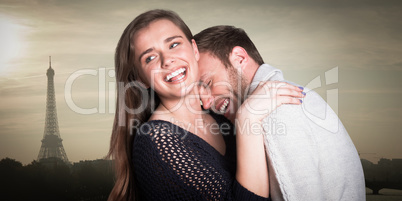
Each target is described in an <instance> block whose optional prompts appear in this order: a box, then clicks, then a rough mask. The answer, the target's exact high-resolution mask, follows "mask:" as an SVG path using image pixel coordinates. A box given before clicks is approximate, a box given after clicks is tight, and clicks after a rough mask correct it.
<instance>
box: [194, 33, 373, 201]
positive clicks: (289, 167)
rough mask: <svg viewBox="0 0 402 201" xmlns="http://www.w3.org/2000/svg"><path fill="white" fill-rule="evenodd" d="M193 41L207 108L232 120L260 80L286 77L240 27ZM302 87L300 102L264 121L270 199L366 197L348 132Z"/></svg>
mask: <svg viewBox="0 0 402 201" xmlns="http://www.w3.org/2000/svg"><path fill="white" fill-rule="evenodd" d="M195 40H196V42H197V45H198V49H199V52H200V60H199V68H200V75H201V81H202V82H203V83H204V86H205V87H206V88H205V89H204V90H201V91H202V92H201V101H202V104H203V107H204V108H205V109H212V110H214V111H216V112H218V113H221V114H223V115H225V116H226V117H227V118H228V119H230V120H231V121H232V122H233V123H235V121H236V119H235V117H236V112H237V109H238V108H239V106H240V105H241V104H242V103H243V101H244V100H245V99H246V98H247V95H250V94H251V93H252V92H253V91H254V89H255V88H256V86H257V85H258V83H260V82H262V81H284V78H283V75H282V72H281V71H280V70H278V69H276V68H274V67H272V66H269V65H267V64H264V61H263V59H262V58H261V56H260V54H259V53H258V50H257V49H256V47H255V46H254V44H253V42H252V41H251V40H250V38H249V37H248V36H247V34H246V33H245V32H244V31H243V30H242V29H238V28H235V27H232V26H215V27H211V28H208V29H205V30H203V31H202V32H200V33H199V34H197V35H195ZM247 91H248V92H249V93H248V94H247ZM304 92H305V93H306V96H305V97H304V98H303V104H302V105H282V106H280V107H279V108H277V109H276V111H273V112H271V113H270V115H269V116H267V117H265V118H264V120H263V121H262V123H263V129H264V132H265V133H264V143H265V148H266V154H267V157H268V161H269V165H268V166H269V168H268V171H269V182H270V185H269V186H270V195H271V198H272V199H273V200H319V201H321V200H331V201H333V200H348V201H349V200H365V183H364V175H363V170H362V166H361V163H360V159H359V156H358V154H357V151H356V148H355V147H354V145H353V142H352V141H351V139H350V137H349V135H348V133H347V131H346V130H345V128H344V127H343V125H342V123H341V122H340V120H339V118H338V117H337V115H336V114H335V113H334V112H333V111H332V109H330V107H329V106H328V105H327V103H326V102H325V101H324V100H323V99H322V98H321V97H320V96H319V95H318V94H317V93H315V92H314V91H311V90H308V89H304ZM260 101H261V104H264V99H261V100H260ZM249 108H250V109H253V105H250V106H249ZM254 108H255V107H254ZM256 112H258V111H256Z"/></svg>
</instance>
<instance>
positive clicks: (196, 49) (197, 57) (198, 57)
mask: <svg viewBox="0 0 402 201" xmlns="http://www.w3.org/2000/svg"><path fill="white" fill-rule="evenodd" d="M191 45H192V46H193V51H194V56H195V59H196V60H197V61H198V60H200V52H199V51H198V46H197V43H196V42H195V40H194V39H191Z"/></svg>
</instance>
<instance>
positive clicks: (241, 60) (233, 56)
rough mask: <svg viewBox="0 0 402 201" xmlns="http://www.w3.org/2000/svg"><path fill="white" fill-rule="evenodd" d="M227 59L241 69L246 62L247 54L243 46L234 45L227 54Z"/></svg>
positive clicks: (243, 68)
mask: <svg viewBox="0 0 402 201" xmlns="http://www.w3.org/2000/svg"><path fill="white" fill-rule="evenodd" d="M229 61H230V63H231V64H232V65H233V66H234V67H235V68H239V69H238V70H242V71H243V70H245V68H246V66H247V64H248V61H249V56H248V54H247V51H246V50H245V49H244V48H242V47H240V46H235V47H234V48H233V49H232V52H231V53H230V55H229Z"/></svg>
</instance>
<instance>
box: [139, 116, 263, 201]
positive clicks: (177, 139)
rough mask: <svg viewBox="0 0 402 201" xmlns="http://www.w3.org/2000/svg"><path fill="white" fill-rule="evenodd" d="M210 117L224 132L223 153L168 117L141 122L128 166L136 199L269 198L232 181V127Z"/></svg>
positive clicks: (233, 159) (233, 174)
mask: <svg viewBox="0 0 402 201" xmlns="http://www.w3.org/2000/svg"><path fill="white" fill-rule="evenodd" d="M214 118H215V120H216V121H217V123H218V124H219V125H220V129H221V133H222V134H224V135H223V136H224V139H225V143H226V152H225V155H224V156H223V155H222V154H220V153H219V152H218V151H217V150H216V149H215V148H213V147H212V146H211V145H209V144H208V143H207V142H206V141H204V140H203V139H201V138H200V137H198V136H196V135H195V134H193V133H191V132H189V131H186V130H184V129H183V128H181V127H179V126H177V125H175V124H172V123H170V122H167V121H163V120H152V121H149V122H147V123H145V124H143V125H142V126H141V127H140V129H139V131H138V133H137V135H136V137H135V139H134V144H133V163H134V166H133V167H134V172H135V179H136V184H137V186H138V188H139V191H140V197H141V198H142V199H141V200H269V199H266V198H263V197H260V196H258V195H256V194H254V193H252V192H250V191H249V190H247V189H246V188H244V187H243V186H241V185H240V184H239V183H238V182H237V181H236V179H235V173H236V169H235V168H236V144H235V136H234V135H233V129H232V128H233V126H232V124H231V123H230V122H229V121H227V120H226V119H224V118H219V117H216V116H214Z"/></svg>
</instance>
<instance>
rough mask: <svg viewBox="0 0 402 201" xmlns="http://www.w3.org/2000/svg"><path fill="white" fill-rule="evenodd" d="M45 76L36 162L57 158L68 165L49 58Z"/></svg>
mask: <svg viewBox="0 0 402 201" xmlns="http://www.w3.org/2000/svg"><path fill="white" fill-rule="evenodd" d="M46 75H47V99H46V121H45V131H44V133H43V139H42V146H41V147H40V151H39V155H38V161H42V160H44V159H52V158H58V159H61V160H62V161H64V162H65V163H69V161H68V158H67V154H66V152H65V151H64V147H63V143H62V141H63V140H62V139H61V137H60V132H59V125H58V121H57V110H56V97H55V93H54V81H53V78H54V70H53V68H52V60H51V57H50V56H49V68H48V69H47V72H46Z"/></svg>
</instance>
